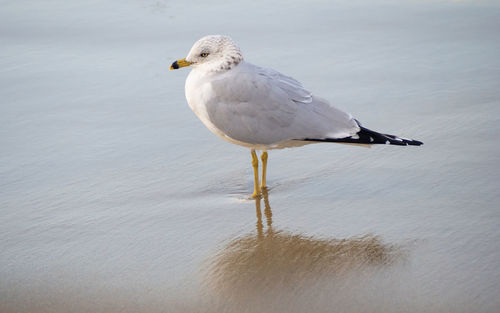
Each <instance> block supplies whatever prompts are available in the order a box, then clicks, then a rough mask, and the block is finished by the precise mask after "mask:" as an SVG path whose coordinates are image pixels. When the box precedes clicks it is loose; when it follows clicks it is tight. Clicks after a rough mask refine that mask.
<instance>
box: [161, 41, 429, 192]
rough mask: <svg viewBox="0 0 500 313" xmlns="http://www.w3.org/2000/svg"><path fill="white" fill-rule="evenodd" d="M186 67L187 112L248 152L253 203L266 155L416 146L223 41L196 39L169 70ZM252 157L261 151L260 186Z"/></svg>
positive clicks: (260, 186)
mask: <svg viewBox="0 0 500 313" xmlns="http://www.w3.org/2000/svg"><path fill="white" fill-rule="evenodd" d="M186 66H190V67H191V68H192V70H191V72H190V73H189V75H188V77H187V79H186V85H185V93H186V100H187V102H188V104H189V107H190V108H191V109H192V110H193V111H194V113H195V114H196V115H197V116H198V117H199V118H200V120H201V121H202V122H203V123H204V124H205V126H206V127H207V128H208V129H209V130H211V131H212V132H213V133H215V134H216V135H217V136H219V137H221V138H222V139H224V140H227V141H229V142H230V143H233V144H237V145H241V146H244V147H247V148H249V149H250V153H251V155H252V167H253V172H254V192H253V194H252V197H253V198H257V197H260V195H261V191H262V190H263V189H266V188H267V185H266V171H267V159H268V153H267V151H268V150H272V149H282V148H290V147H299V146H303V145H306V144H311V143H318V142H333V143H344V144H355V145H363V146H369V145H374V144H391V145H398V146H407V145H412V146H420V145H422V142H420V141H418V140H413V139H406V138H400V137H397V136H394V135H388V134H383V133H378V132H375V131H372V130H369V129H367V128H365V127H363V126H361V124H360V123H359V122H358V120H356V119H354V118H353V117H352V116H351V115H350V114H349V113H346V112H343V111H341V110H339V109H337V108H335V107H334V106H332V105H331V104H330V103H329V102H328V101H327V100H325V99H322V98H320V97H317V96H316V95H313V94H312V93H311V92H310V91H309V90H307V89H306V88H304V86H302V84H301V83H300V82H298V81H297V80H295V79H294V78H292V77H290V76H286V75H284V74H281V73H280V72H278V71H275V70H273V69H269V68H264V67H260V66H257V65H253V64H251V63H248V62H245V61H244V59H243V54H242V53H241V50H240V48H239V47H238V46H237V45H236V43H235V42H234V41H233V40H232V39H231V38H230V37H228V36H222V35H210V36H205V37H203V38H201V39H200V40H198V41H197V42H196V43H195V44H194V45H193V47H192V48H191V50H190V51H189V53H188V55H187V57H185V58H184V59H180V60H177V61H175V62H174V63H172V65H171V66H170V69H171V70H174V69H179V68H181V67H186ZM256 151H262V153H261V160H262V176H261V177H262V178H261V180H260V182H259V159H258V156H257V153H256Z"/></svg>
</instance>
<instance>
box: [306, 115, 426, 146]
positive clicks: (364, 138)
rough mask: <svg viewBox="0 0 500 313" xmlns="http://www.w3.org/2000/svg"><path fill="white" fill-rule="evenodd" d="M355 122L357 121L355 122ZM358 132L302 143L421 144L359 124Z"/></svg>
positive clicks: (308, 139) (307, 139)
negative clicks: (348, 135)
mask: <svg viewBox="0 0 500 313" xmlns="http://www.w3.org/2000/svg"><path fill="white" fill-rule="evenodd" d="M356 122H357V121H356ZM358 125H359V128H360V131H359V132H357V133H356V135H354V136H351V137H346V138H322V139H311V138H306V139H303V140H304V141H316V142H338V143H350V144H361V145H373V144H387V145H389V144H390V145H397V146H420V145H422V144H423V142H421V141H418V140H414V139H407V138H400V137H397V136H394V135H389V134H382V133H378V132H376V131H373V130H370V129H368V128H365V127H363V126H361V124H359V122H358Z"/></svg>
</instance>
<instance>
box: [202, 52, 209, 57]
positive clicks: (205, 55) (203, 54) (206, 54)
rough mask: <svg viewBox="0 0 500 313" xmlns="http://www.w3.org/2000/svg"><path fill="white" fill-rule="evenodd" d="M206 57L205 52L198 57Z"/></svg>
mask: <svg viewBox="0 0 500 313" xmlns="http://www.w3.org/2000/svg"><path fill="white" fill-rule="evenodd" d="M207 56H208V53H207V52H203V53H202V54H200V57H202V58H206V57H207Z"/></svg>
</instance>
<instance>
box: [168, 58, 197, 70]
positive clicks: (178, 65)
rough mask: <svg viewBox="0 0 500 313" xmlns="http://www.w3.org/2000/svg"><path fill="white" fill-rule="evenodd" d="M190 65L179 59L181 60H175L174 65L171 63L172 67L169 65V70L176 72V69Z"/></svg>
mask: <svg viewBox="0 0 500 313" xmlns="http://www.w3.org/2000/svg"><path fill="white" fill-rule="evenodd" d="M191 64H192V62H188V61H186V59H181V60H177V61H175V62H174V63H172V65H170V69H171V70H176V69H178V68H181V67H185V66H189V65H191Z"/></svg>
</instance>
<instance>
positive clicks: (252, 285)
mask: <svg viewBox="0 0 500 313" xmlns="http://www.w3.org/2000/svg"><path fill="white" fill-rule="evenodd" d="M262 196H263V202H264V217H265V223H266V227H264V222H263V216H262V210H261V200H260V199H256V200H255V207H256V214H257V224H256V226H257V227H256V228H257V233H256V234H255V233H251V234H247V235H244V236H242V237H238V238H236V239H234V240H233V241H231V242H230V243H229V244H228V245H227V246H225V247H224V248H223V249H222V251H220V252H219V253H218V254H217V255H216V256H215V257H214V258H213V259H212V260H211V262H210V266H209V267H208V272H207V274H208V275H207V278H208V283H209V285H210V286H209V287H210V289H211V290H213V291H216V292H218V293H221V292H222V293H223V294H224V295H227V296H229V295H238V294H239V295H245V296H248V295H249V294H251V293H254V292H258V293H259V294H260V293H265V292H267V290H271V289H273V290H276V288H278V289H290V288H292V289H293V288H297V286H303V285H304V284H310V283H314V282H316V281H318V280H320V279H323V278H325V277H328V278H332V277H333V278H340V277H345V275H348V274H350V273H353V272H361V271H364V270H366V269H369V270H370V271H372V272H373V270H374V269H376V268H377V267H385V266H387V265H390V264H392V263H393V262H394V261H395V260H396V258H397V256H398V255H400V253H399V252H398V250H399V249H398V248H397V247H396V246H394V245H390V244H386V243H384V242H383V241H382V240H381V239H380V238H379V237H377V236H373V235H363V236H359V237H352V238H346V239H320V238H315V237H313V236H307V235H303V234H292V233H290V232H287V231H282V230H276V229H273V226H272V223H273V221H272V217H273V216H272V211H271V206H270V204H269V197H268V193H267V191H266V190H264V192H263V194H262Z"/></svg>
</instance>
